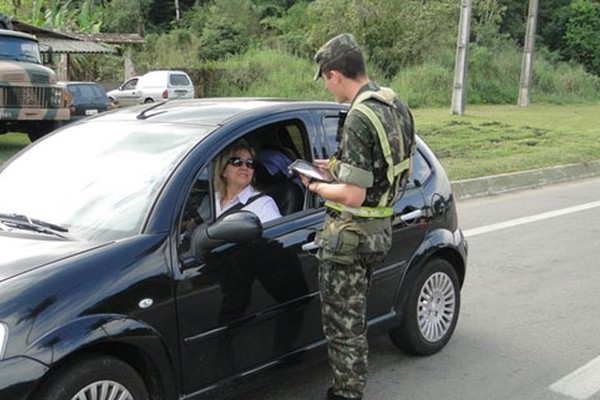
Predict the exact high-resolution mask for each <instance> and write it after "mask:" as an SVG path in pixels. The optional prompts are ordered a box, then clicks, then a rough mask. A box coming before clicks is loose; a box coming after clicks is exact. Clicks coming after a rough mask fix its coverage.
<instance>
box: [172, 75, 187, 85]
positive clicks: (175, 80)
mask: <svg viewBox="0 0 600 400" xmlns="http://www.w3.org/2000/svg"><path fill="white" fill-rule="evenodd" d="M169 83H170V84H171V85H173V86H190V85H191V83H190V80H189V79H188V77H187V75H183V74H171V76H170V78H169Z"/></svg>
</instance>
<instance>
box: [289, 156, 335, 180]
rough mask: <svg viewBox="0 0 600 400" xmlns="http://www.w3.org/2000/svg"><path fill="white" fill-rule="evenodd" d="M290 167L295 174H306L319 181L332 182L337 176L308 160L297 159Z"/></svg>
mask: <svg viewBox="0 0 600 400" xmlns="http://www.w3.org/2000/svg"><path fill="white" fill-rule="evenodd" d="M288 169H289V170H290V171H291V172H293V173H295V174H298V175H304V176H306V177H308V178H310V179H314V180H316V181H319V182H326V183H330V182H333V181H335V178H334V177H333V176H332V175H331V174H330V173H329V171H327V170H326V169H325V168H321V167H319V166H317V165H315V164H311V163H309V162H308V161H304V160H296V161H294V162H293V163H291V164H290V166H289V167H288Z"/></svg>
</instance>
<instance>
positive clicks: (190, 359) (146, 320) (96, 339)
mask: <svg viewBox="0 0 600 400" xmlns="http://www.w3.org/2000/svg"><path fill="white" fill-rule="evenodd" d="M345 110H347V105H338V104H335V103H327V102H299V101H282V100H270V99H201V100H189V101H188V100H181V101H176V102H165V103H157V104H154V105H152V106H147V105H145V106H144V105H142V106H135V107H131V108H125V109H121V110H117V111H113V112H109V113H106V114H103V115H99V116H97V117H93V118H90V119H86V120H84V121H80V122H78V123H74V124H69V125H67V126H65V127H63V128H62V129H61V130H58V131H56V132H54V133H53V134H50V135H48V136H46V137H45V138H43V139H42V140H40V141H38V142H36V143H35V144H33V145H30V146H28V147H27V148H25V149H24V150H23V151H22V152H21V153H19V154H17V155H16V156H15V157H14V158H12V159H11V160H9V161H8V162H7V163H5V164H4V165H3V166H2V167H0V193H1V194H2V195H1V196H0V398H1V399H2V400H16V399H61V400H63V399H92V398H94V399H100V400H106V399H112V398H113V397H111V396H112V392H111V391H114V392H119V393H122V394H124V397H123V398H124V399H135V400H142V399H146V398H149V399H179V398H186V399H191V398H197V397H200V396H201V395H204V394H210V393H211V390H213V389H215V388H219V387H222V386H223V385H225V384H227V386H228V387H236V382H240V380H239V379H237V378H241V377H245V376H249V375H252V374H254V373H258V372H259V371H262V370H266V369H269V368H272V367H276V366H278V365H281V364H282V363H286V364H288V363H291V362H301V361H303V360H305V359H307V358H308V355H309V354H313V355H314V354H320V353H322V352H319V351H317V352H313V351H309V350H315V349H320V348H322V347H323V346H324V345H325V340H324V339H323V334H322V328H321V318H320V305H319V294H318V290H317V287H318V286H317V260H316V258H315V257H314V256H313V255H312V254H311V253H310V250H309V249H310V247H311V242H312V240H313V238H314V236H315V233H316V232H317V231H318V230H319V229H320V227H321V225H322V222H323V219H324V214H325V210H324V206H323V201H322V199H321V198H319V197H317V196H314V195H312V194H311V193H305V192H304V190H303V187H302V186H301V185H298V184H297V182H295V181H294V178H293V177H290V176H289V175H288V174H287V173H286V172H287V171H285V168H281V167H282V166H281V163H280V165H279V166H277V165H275V166H273V164H270V161H271V160H270V159H269V157H270V156H272V155H273V154H280V155H281V157H285V159H287V160H292V159H305V160H309V161H310V160H313V159H315V158H327V157H329V156H331V154H332V152H333V151H334V148H335V137H336V131H337V126H338V119H339V117H340V112H343V111H345ZM242 137H243V138H245V139H246V140H247V141H248V142H249V143H250V144H251V145H252V146H253V147H254V148H255V149H257V154H258V158H259V161H261V162H260V163H259V164H258V165H257V169H256V178H257V182H256V184H257V186H259V187H260V188H261V189H262V190H263V191H265V192H267V193H268V194H270V195H271V196H272V197H273V198H274V199H275V201H276V202H277V204H278V207H279V208H280V211H281V213H282V215H283V216H282V217H281V218H278V219H275V220H273V221H270V222H268V223H266V224H264V226H263V225H261V223H260V221H259V220H258V219H257V218H256V216H255V215H254V214H252V213H250V212H248V211H244V210H240V211H237V212H235V213H231V214H229V215H227V216H225V217H223V218H220V219H216V220H215V218H214V217H210V218H208V219H207V220H206V221H203V224H202V225H201V226H200V227H199V228H197V229H201V230H200V231H199V232H201V234H198V235H196V234H194V235H192V236H191V239H190V236H189V235H188V231H187V230H186V229H185V227H184V221H187V220H188V219H189V217H190V215H191V214H193V212H194V210H195V209H197V206H198V204H200V203H201V201H202V199H203V198H204V197H205V196H212V194H213V191H214V187H213V185H212V182H211V179H210V177H211V174H212V168H213V160H214V159H215V157H216V156H217V155H218V154H219V153H220V152H221V151H222V150H223V149H224V148H225V147H226V146H227V145H229V144H231V143H232V142H233V141H235V140H237V139H240V138H242ZM265 154H266V155H265ZM281 157H280V158H279V159H281ZM284 167H285V166H284ZM394 208H395V217H394V222H393V227H394V232H393V247H392V249H391V251H390V252H389V255H388V257H387V260H386V261H385V263H383V264H381V265H379V266H378V267H377V268H376V269H375V271H374V275H373V282H372V287H371V291H370V297H369V302H368V316H369V320H370V332H371V333H372V334H375V333H378V332H388V333H389V336H390V338H391V340H392V341H393V343H394V344H396V345H397V346H398V347H400V348H401V349H403V350H405V351H408V352H410V353H414V354H422V355H426V354H432V353H434V352H437V351H439V350H440V349H442V348H443V347H444V346H445V345H446V343H447V342H448V340H449V339H450V337H451V336H452V333H453V331H454V328H455V326H456V322H457V319H458V314H459V309H460V290H461V287H462V284H463V281H464V279H465V269H466V258H467V244H466V242H465V239H464V237H463V234H462V232H461V230H460V229H459V227H458V223H457V215H456V209H455V202H454V198H453V195H452V191H451V187H450V183H449V181H448V179H447V177H446V174H445V173H444V170H443V169H442V167H441V165H440V164H439V162H438V161H437V160H436V158H435V156H434V155H433V154H432V152H431V151H430V150H429V149H428V147H427V146H426V145H425V143H423V142H422V141H420V140H419V142H418V150H417V153H416V155H415V158H414V166H413V175H412V178H411V179H410V182H409V184H408V186H407V187H406V189H405V190H404V192H403V194H402V197H401V198H400V199H399V200H398V202H397V203H396V205H395V207H394ZM212 212H213V215H214V210H213V211H212ZM239 387H240V385H238V388H239Z"/></svg>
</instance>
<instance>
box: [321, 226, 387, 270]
mask: <svg viewBox="0 0 600 400" xmlns="http://www.w3.org/2000/svg"><path fill="white" fill-rule="evenodd" d="M388 225H389V228H388ZM387 229H389V231H390V232H391V220H390V219H387V218H386V219H378V220H369V221H361V222H359V221H357V220H356V219H354V218H352V217H346V218H344V217H342V218H332V217H330V216H327V217H326V218H325V222H324V224H323V230H322V231H320V232H319V233H317V235H316V237H315V241H316V243H317V244H318V245H319V251H318V252H317V257H318V258H319V259H320V260H321V261H327V262H334V263H337V264H342V265H349V264H352V263H353V262H354V259H355V256H356V254H362V253H370V252H377V251H385V252H387V250H389V246H388V245H387V244H384V247H385V248H381V249H380V248H372V247H373V243H382V241H381V240H376V241H373V240H367V239H368V238H369V237H370V236H373V235H377V236H379V235H385V234H386V232H385V231H386V230H387ZM390 239H391V238H390ZM383 242H387V240H384V241H383ZM376 247H379V246H376Z"/></svg>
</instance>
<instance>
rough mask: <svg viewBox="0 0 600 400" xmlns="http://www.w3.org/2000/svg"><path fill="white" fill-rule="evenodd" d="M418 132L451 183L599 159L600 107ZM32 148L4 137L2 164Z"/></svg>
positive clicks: (491, 117) (500, 109)
mask: <svg viewBox="0 0 600 400" xmlns="http://www.w3.org/2000/svg"><path fill="white" fill-rule="evenodd" d="M413 113H414V117H415V124H416V128H417V131H418V132H419V134H420V135H421V137H423V139H424V140H425V141H426V142H427V144H428V145H429V146H430V147H431V149H432V150H433V151H434V152H435V153H436V154H437V156H438V158H439V159H440V161H441V162H442V164H443V165H444V168H445V169H446V172H447V173H448V175H449V176H450V179H451V180H459V179H466V178H475V177H481V176H486V175H495V174H499V173H506V172H515V171H523V170H528V169H535V168H543V167H550V166H555V165H561V164H570V163H579V162H585V161H595V160H600V140H598V138H600V124H598V118H599V117H598V116H599V115H600V103H594V104H577V105H542V104H534V105H532V106H530V107H526V108H524V107H518V106H506V105H501V106H498V105H494V106H469V105H467V107H466V115H464V116H457V115H451V114H450V108H449V107H447V108H424V109H421V108H418V109H414V110H413ZM27 144H29V139H28V138H27V136H26V135H23V134H6V135H0V164H1V163H3V162H5V161H6V160H7V159H8V158H9V157H10V156H12V155H13V154H14V153H16V152H17V151H18V150H20V149H21V148H23V147H25V146H26V145H27Z"/></svg>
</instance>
